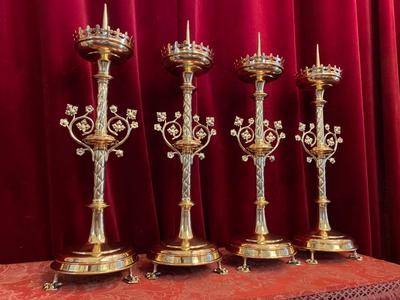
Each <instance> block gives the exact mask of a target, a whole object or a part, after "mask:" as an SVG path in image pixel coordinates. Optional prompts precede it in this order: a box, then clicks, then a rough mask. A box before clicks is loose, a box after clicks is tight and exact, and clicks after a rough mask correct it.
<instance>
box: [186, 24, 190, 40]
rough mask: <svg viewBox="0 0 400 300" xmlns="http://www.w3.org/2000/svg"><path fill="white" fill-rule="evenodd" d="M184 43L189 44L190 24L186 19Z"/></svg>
mask: <svg viewBox="0 0 400 300" xmlns="http://www.w3.org/2000/svg"><path fill="white" fill-rule="evenodd" d="M186 43H187V44H190V24H189V20H187V21H186Z"/></svg>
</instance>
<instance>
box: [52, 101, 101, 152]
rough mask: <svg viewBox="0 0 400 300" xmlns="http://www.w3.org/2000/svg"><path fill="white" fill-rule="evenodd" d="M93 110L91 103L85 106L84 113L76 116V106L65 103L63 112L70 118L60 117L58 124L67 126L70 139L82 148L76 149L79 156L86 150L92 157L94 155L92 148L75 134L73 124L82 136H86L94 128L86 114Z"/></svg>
mask: <svg viewBox="0 0 400 300" xmlns="http://www.w3.org/2000/svg"><path fill="white" fill-rule="evenodd" d="M93 110H94V109H93V107H92V106H91V105H88V106H86V107H85V111H86V113H85V114H83V115H82V116H78V117H76V114H77V113H78V107H77V106H73V105H71V104H67V108H66V109H65V114H66V115H67V116H71V117H72V120H70V121H68V119H60V125H61V126H63V127H67V128H68V131H69V134H70V135H71V137H72V139H73V140H74V141H75V142H77V143H78V144H79V145H81V146H82V148H77V149H76V154H77V155H80V156H81V155H83V154H84V153H85V152H86V151H89V152H90V153H91V154H92V158H93V155H94V153H93V149H92V148H91V147H90V146H89V145H87V144H86V143H84V142H83V140H81V139H79V138H78V137H77V136H76V135H75V133H74V125H75V126H76V127H77V128H78V129H79V130H80V131H81V132H82V136H86V135H88V134H90V133H92V132H93V129H94V122H93V120H92V119H91V118H90V117H88V114H90V113H91V112H92V111H93Z"/></svg>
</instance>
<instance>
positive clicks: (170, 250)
mask: <svg viewBox="0 0 400 300" xmlns="http://www.w3.org/2000/svg"><path fill="white" fill-rule="evenodd" d="M183 245H184V246H183ZM147 258H149V259H150V260H151V261H152V262H153V264H154V267H155V271H153V272H152V273H148V274H147V276H146V277H147V278H148V279H156V278H158V276H159V275H160V272H158V271H157V265H168V266H201V265H207V264H212V263H217V264H218V267H217V269H218V270H217V269H216V270H215V272H216V273H218V274H226V270H225V269H224V268H222V267H221V264H220V261H221V258H222V255H221V253H220V252H219V251H218V248H217V247H216V246H215V245H214V244H211V243H209V242H207V241H204V240H199V239H191V240H189V241H188V244H186V243H183V241H182V240H181V239H179V238H178V239H176V240H173V241H168V242H163V243H161V244H159V245H157V246H156V247H155V248H154V249H152V250H151V251H150V252H149V253H148V254H147ZM155 274H156V276H155Z"/></svg>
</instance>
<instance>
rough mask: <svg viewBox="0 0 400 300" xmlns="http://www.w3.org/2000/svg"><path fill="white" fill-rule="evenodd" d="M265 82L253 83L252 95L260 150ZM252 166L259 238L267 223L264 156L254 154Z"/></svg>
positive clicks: (265, 229) (262, 141) (262, 143)
mask: <svg viewBox="0 0 400 300" xmlns="http://www.w3.org/2000/svg"><path fill="white" fill-rule="evenodd" d="M264 86H265V80H260V79H257V80H256V82H255V87H256V91H255V93H254V97H255V101H256V118H255V119H256V121H255V144H256V147H257V148H258V147H260V148H262V146H263V145H264V143H265V142H264V106H263V105H264V98H265V97H266V96H267V94H266V93H265V92H264ZM253 159H254V164H255V166H256V190H257V200H256V202H255V204H256V205H257V209H256V228H255V233H256V234H257V235H258V236H259V239H261V240H263V239H262V238H261V237H262V236H264V235H265V234H268V228H267V222H266V219H265V206H266V205H267V201H266V200H265V191H264V187H265V185H264V167H265V154H263V153H256V154H255V156H253Z"/></svg>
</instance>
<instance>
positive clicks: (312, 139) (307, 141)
mask: <svg viewBox="0 0 400 300" xmlns="http://www.w3.org/2000/svg"><path fill="white" fill-rule="evenodd" d="M314 128H315V125H314V123H310V129H309V130H308V131H306V125H305V124H303V123H300V124H299V131H301V132H302V134H301V135H299V134H298V135H296V136H295V138H296V140H297V141H301V143H302V145H303V148H304V150H305V151H306V152H307V154H308V155H309V156H308V157H307V162H308V163H311V162H312V160H315V161H317V159H319V158H318V157H317V156H316V155H315V154H314V153H312V148H313V147H314V146H315V145H316V143H317V136H316V134H315V133H314V132H313V131H312V130H313V129H314ZM325 130H326V131H327V132H326V133H325V135H324V144H325V145H327V146H329V147H330V148H331V149H332V152H331V153H329V155H328V156H326V157H325V158H323V159H324V160H329V162H330V163H332V164H334V163H335V159H334V158H333V157H332V156H333V155H334V154H335V152H336V150H337V147H338V144H341V143H343V139H342V138H341V137H338V135H339V134H340V132H341V129H340V127H339V126H334V128H333V131H331V130H330V126H329V124H325Z"/></svg>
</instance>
